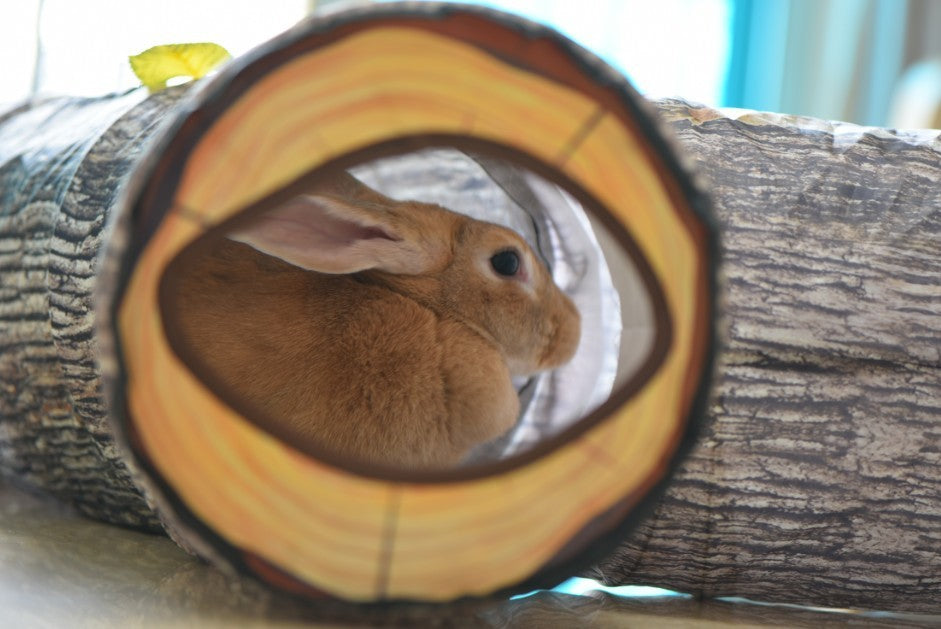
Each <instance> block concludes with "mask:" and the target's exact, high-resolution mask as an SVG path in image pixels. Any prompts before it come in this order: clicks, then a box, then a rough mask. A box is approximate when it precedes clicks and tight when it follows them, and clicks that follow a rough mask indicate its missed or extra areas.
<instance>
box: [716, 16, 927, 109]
mask: <svg viewBox="0 0 941 629" xmlns="http://www.w3.org/2000/svg"><path fill="white" fill-rule="evenodd" d="M730 2H731V3H732V12H731V16H732V17H731V29H730V31H731V32H730V37H731V42H732V52H731V55H730V63H729V68H728V74H727V77H726V84H725V90H724V95H723V104H724V105H726V106H731V107H745V108H749V109H758V110H765V111H776V112H781V113H790V114H803V115H809V116H816V117H820V118H829V119H840V120H848V121H851V122H857V123H860V124H871V125H884V124H886V119H887V115H888V108H889V102H890V100H891V95H892V90H893V88H894V86H895V82H896V80H897V78H898V76H899V75H900V73H901V71H902V65H903V63H904V51H905V35H906V18H907V12H908V6H909V2H908V0H730Z"/></svg>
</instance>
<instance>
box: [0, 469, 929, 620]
mask: <svg viewBox="0 0 941 629" xmlns="http://www.w3.org/2000/svg"><path fill="white" fill-rule="evenodd" d="M582 589H584V588H582ZM193 626H198V627H223V626H224V627H357V626H359V627H362V626H378V627H382V626H437V627H452V626H457V627H504V626H514V627H573V628H578V627H631V628H637V629H646V628H653V627H657V628H664V629H681V628H688V627H707V628H708V627H729V626H731V627H778V626H786V627H815V628H816V627H845V626H854V627H855V626H860V627H907V626H911V627H928V626H934V627H941V616H934V617H926V616H921V617H916V616H897V615H896V616H891V617H888V616H879V615H873V614H868V615H863V614H852V613H846V612H837V611H821V610H806V609H799V608H788V607H777V606H768V605H759V604H753V603H746V602H734V603H733V602H728V601H708V602H706V601H697V600H693V599H692V598H690V597H684V596H655V597H651V596H646V597H636V596H633V597H627V596H621V595H615V594H612V593H608V592H600V591H594V592H587V593H584V594H581V595H573V594H566V593H562V592H537V593H534V594H532V595H529V596H526V597H520V598H516V599H514V600H502V601H491V602H485V603H480V602H475V603H464V604H460V605H450V606H442V607H433V608H428V607H423V606H405V607H403V606H399V607H395V608H392V609H377V608H366V609H363V608H351V607H347V606H337V605H335V604H326V605H325V604H323V603H320V604H316V605H314V604H308V603H302V602H300V601H297V600H294V599H291V598H287V597H285V596H281V595H278V594H274V593H272V592H270V591H268V590H266V589H264V588H263V587H262V586H260V585H259V584H256V583H255V582H253V581H250V580H247V579H244V580H243V579H229V578H226V577H225V576H224V575H223V574H221V573H220V572H218V571H217V570H215V569H213V568H211V567H209V566H207V565H205V564H203V563H201V562H200V561H198V560H196V559H194V558H192V557H190V556H189V555H187V554H186V553H184V552H183V551H182V550H180V549H179V548H178V547H177V546H176V545H174V544H173V542H171V541H170V540H169V539H167V538H164V537H159V536H152V535H145V534H141V533H138V532H135V531H130V530H126V529H122V528H118V527H114V526H109V525H105V524H101V523H98V522H93V521H89V520H86V519H84V518H81V517H78V516H76V515H75V514H73V513H72V512H71V511H69V510H68V509H66V508H63V507H61V506H59V505H57V504H55V503H52V502H49V501H48V500H45V499H41V498H37V497H35V496H32V495H28V494H26V493H23V492H22V491H19V490H17V489H14V488H11V487H9V486H4V485H3V484H2V482H0V627H18V628H20V627H21V628H32V627H50V628H51V627H55V628H56V629H58V628H60V627H122V628H124V627H129V628H130V627H193Z"/></svg>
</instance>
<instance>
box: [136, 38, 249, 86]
mask: <svg viewBox="0 0 941 629" xmlns="http://www.w3.org/2000/svg"><path fill="white" fill-rule="evenodd" d="M230 56H231V55H230V54H229V51H227V50H226V49H225V48H223V47H222V46H220V45H219V44H210V43H204V44H168V45H166V46H154V47H153V48H148V49H147V50H145V51H144V52H142V53H140V54H139V55H133V56H132V57H130V62H131V69H132V70H134V74H136V75H137V78H139V79H140V80H141V83H143V84H144V85H145V86H146V87H147V88H148V89H149V90H150V91H151V92H159V91H160V90H162V89H164V88H165V87H166V86H167V81H168V80H170V79H173V78H177V77H190V78H193V79H198V78H201V77H203V76H205V75H206V74H207V73H208V72H209V71H210V70H212V69H213V68H215V67H216V66H217V65H219V64H220V63H222V62H223V61H225V60H226V59H228V58H229V57H230Z"/></svg>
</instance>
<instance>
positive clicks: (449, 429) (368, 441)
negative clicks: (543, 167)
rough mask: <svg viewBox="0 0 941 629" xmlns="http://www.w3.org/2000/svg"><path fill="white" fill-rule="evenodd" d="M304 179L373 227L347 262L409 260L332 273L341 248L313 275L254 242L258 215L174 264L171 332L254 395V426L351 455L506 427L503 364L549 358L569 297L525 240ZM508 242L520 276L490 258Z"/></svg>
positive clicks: (419, 460) (403, 462) (436, 444)
mask: <svg viewBox="0 0 941 629" xmlns="http://www.w3.org/2000/svg"><path fill="white" fill-rule="evenodd" d="M315 193H317V194H319V195H321V197H320V198H319V199H320V200H319V201H318V203H320V207H321V208H323V207H326V211H328V212H340V213H345V215H346V216H347V218H349V217H352V218H351V219H350V220H354V221H356V223H355V225H356V227H357V228H360V226H362V225H366V224H368V225H369V229H373V225H380V226H381V228H382V229H383V230H384V232H383V233H384V234H387V235H388V237H383V238H374V237H371V236H370V237H368V238H365V239H364V240H363V242H362V248H359V249H356V251H355V252H354V253H353V254H350V256H351V257H350V259H353V258H355V261H354V262H351V264H354V263H355V264H356V265H357V266H361V265H362V264H363V263H362V260H364V259H367V258H368V256H369V255H371V254H370V253H369V252H370V251H371V250H372V249H371V248H373V247H380V249H378V250H379V251H381V252H382V253H384V254H385V253H388V252H391V253H389V257H390V258H391V259H394V260H395V261H394V262H390V263H389V264H390V266H393V267H394V268H396V269H399V268H401V267H402V266H403V265H415V264H418V262H416V261H420V265H419V266H421V269H420V270H419V271H418V272H414V269H409V270H410V272H409V273H407V274H406V273H400V272H390V271H389V270H387V269H384V268H383V264H382V263H378V264H376V265H375V266H373V267H371V268H366V269H362V270H359V271H357V272H354V273H347V274H337V273H336V272H335V271H333V269H332V267H333V266H336V264H337V262H336V260H338V259H339V260H341V261H342V260H344V259H346V258H344V256H345V255H346V254H345V253H343V252H342V251H341V253H340V254H338V255H337V256H336V257H331V258H330V261H329V265H330V266H331V273H323V272H318V271H316V270H311V269H310V268H301V266H300V265H298V264H295V263H292V262H294V261H295V258H296V257H297V254H296V252H295V251H294V250H292V251H290V252H283V253H282V254H279V253H278V247H279V244H278V242H275V243H274V244H273V245H270V243H267V244H266V243H261V242H260V237H255V236H253V235H252V234H253V233H255V234H258V233H262V232H261V231H260V230H258V228H257V226H256V227H249V228H246V229H245V230H243V231H241V232H239V233H238V234H236V235H235V236H234V237H236V238H239V239H240V240H244V241H246V242H250V243H251V245H252V246H248V245H246V244H242V243H239V242H234V241H231V240H226V239H220V240H219V241H218V242H217V243H214V246H213V247H212V248H211V250H210V251H208V252H206V253H204V254H202V255H201V256H199V257H198V258H197V259H196V260H195V262H194V264H193V266H192V268H189V269H188V270H187V272H186V273H184V274H181V277H180V280H179V287H180V290H179V295H178V296H177V299H178V302H177V308H178V312H179V314H180V316H179V321H180V324H181V326H182V328H183V329H182V332H183V334H184V337H185V338H186V340H187V343H188V344H189V345H190V346H191V347H192V348H193V349H194V350H195V351H196V352H197V353H198V354H199V356H200V358H201V360H202V361H203V362H204V363H205V365H206V367H207V368H208V369H209V370H211V371H212V372H213V373H214V374H215V376H216V377H217V378H219V379H220V380H222V381H223V382H224V383H226V385H227V386H228V387H229V388H230V390H231V391H232V392H233V393H234V394H235V395H237V396H238V397H239V398H240V399H241V400H242V401H244V402H245V403H247V404H248V405H250V406H251V407H252V408H255V409H259V410H262V409H263V412H261V413H258V417H257V418H254V419H255V420H256V421H258V422H260V423H261V424H262V427H263V428H267V429H269V430H270V431H271V432H273V433H274V434H276V435H278V436H280V437H281V438H283V439H286V440H287V441H288V442H290V443H293V444H295V445H297V446H299V447H301V448H305V447H307V446H310V447H312V448H315V449H317V450H323V449H327V450H329V451H331V452H333V453H334V454H336V455H339V456H342V457H346V458H348V459H350V460H358V461H367V462H370V463H378V464H382V465H389V466H397V467H407V468H415V469H425V468H440V467H445V466H451V465H455V464H457V463H459V462H460V461H461V459H462V458H463V457H464V456H465V455H466V454H467V452H468V451H469V450H470V449H471V448H472V447H474V446H475V445H478V444H480V443H483V442H486V441H488V440H491V439H494V438H496V437H498V436H500V435H501V434H503V433H504V432H506V431H507V430H509V429H510V428H511V427H512V426H513V424H514V423H515V421H516V417H517V415H518V413H519V401H518V398H517V396H516V392H515V390H514V389H513V386H512V382H511V375H523V374H529V373H533V372H535V371H539V370H543V369H549V368H552V367H555V366H558V365H560V364H562V363H564V362H565V361H567V360H568V359H569V358H570V357H571V356H572V354H573V353H574V351H575V348H576V346H577V343H578V337H579V317H578V313H577V311H576V309H575V307H574V305H573V304H572V302H571V301H570V300H569V299H568V298H567V297H565V296H564V295H563V294H562V293H561V291H559V289H558V288H557V287H556V286H555V285H554V284H553V283H552V280H551V278H550V277H549V274H548V272H547V271H546V269H545V268H544V267H543V266H542V264H541V263H540V262H539V261H538V259H537V257H536V256H535V254H534V253H533V252H532V251H531V250H530V249H529V247H528V246H527V245H526V244H525V242H524V241H523V240H522V239H521V238H520V237H519V236H518V235H517V234H515V233H513V232H512V231H509V230H507V229H504V228H502V227H498V226H496V225H491V224H489V223H483V222H480V221H475V220H472V219H470V218H467V217H464V216H462V215H459V214H456V213H453V212H450V211H448V210H445V209H443V208H440V207H438V206H433V205H429V204H424V203H417V202H398V201H393V200H391V199H388V198H387V197H384V196H382V195H380V194H379V193H378V192H375V191H373V190H371V189H369V188H367V187H365V186H363V185H362V184H360V183H359V182H358V181H356V180H355V179H353V178H352V177H349V178H346V177H341V178H339V179H338V180H337V181H336V182H333V184H332V185H331V186H322V187H321V188H320V189H318V190H317V191H315ZM324 199H325V200H324ZM337 208H339V209H337ZM292 211H294V210H292ZM276 212H277V210H276ZM263 222H264V219H260V220H259V224H261V223H263ZM253 230H255V231H254V232H253ZM253 239H254V240H253ZM373 241H379V242H373ZM341 244H342V243H341ZM356 246H357V247H360V243H357V244H356ZM253 247H255V248H253ZM263 247H268V249H270V250H273V251H275V255H281V257H282V258H284V259H280V258H279V257H275V255H267V254H266V253H261V252H260V251H258V250H256V249H261V248H263ZM507 247H513V248H515V249H517V250H518V251H520V253H521V254H522V257H523V265H524V268H525V272H526V278H525V281H521V280H520V279H507V278H503V277H500V276H498V275H497V274H496V273H494V272H493V271H492V270H491V269H490V266H489V264H490V263H489V260H490V257H491V256H492V255H493V253H494V252H496V251H499V250H501V249H505V248H507ZM285 251H286V250H285ZM364 251H365V252H366V253H363V252H364ZM270 252H271V251H269V253H270ZM305 255H306V254H305ZM364 256H365V257H364ZM380 257H381V256H380ZM285 260H288V261H285ZM303 260H304V261H303V265H306V266H314V265H316V264H319V263H316V262H309V261H308V259H307V258H306V257H303Z"/></svg>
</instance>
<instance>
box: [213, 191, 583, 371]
mask: <svg viewBox="0 0 941 629" xmlns="http://www.w3.org/2000/svg"><path fill="white" fill-rule="evenodd" d="M230 237H231V238H232V239H234V240H238V241H241V242H244V243H246V244H249V245H251V246H252V247H254V248H255V249H257V250H259V251H261V252H263V253H266V254H268V255H272V256H275V257H277V258H280V259H282V260H284V261H286V262H288V263H290V264H292V265H295V266H297V267H300V268H303V269H307V270H311V271H316V272H320V273H332V274H339V273H342V274H355V276H356V277H357V278H358V279H359V280H360V281H362V282H365V283H371V284H379V285H383V286H386V287H388V288H389V289H391V290H393V291H395V292H397V293H399V294H401V295H403V296H405V297H408V298H410V299H413V300H415V301H416V302H418V303H419V304H421V305H423V306H425V307H427V308H428V309H430V310H432V311H433V312H435V313H436V314H437V315H438V316H439V317H446V318H450V319H453V320H456V321H459V322H461V323H463V324H465V325H466V326H468V327H469V328H470V329H472V330H473V331H474V332H476V333H477V334H479V335H480V336H481V337H482V338H483V339H485V340H486V341H489V342H490V343H491V344H493V345H495V346H496V347H497V348H498V349H499V350H500V352H501V353H502V354H503V356H504V359H505V361H506V364H507V367H508V368H509V370H510V373H511V374H512V375H526V374H530V373H534V372H537V371H541V370H545V369H551V368H553V367H557V366H559V365H561V364H563V363H565V362H566V361H567V360H569V359H570V358H571V357H572V355H573V353H574V352H575V349H576V347H577V345H578V339H579V334H580V318H579V314H578V311H577V310H576V308H575V306H574V304H573V303H572V301H571V300H570V299H569V298H568V297H567V296H565V294H564V293H562V291H560V290H559V288H558V287H557V286H556V285H555V284H554V283H553V281H552V277H551V276H550V274H549V272H548V270H547V269H546V267H545V266H544V264H543V263H542V262H541V261H540V259H539V258H538V256H537V255H536V254H535V253H534V252H533V250H532V249H531V248H530V247H529V245H527V243H526V242H525V241H524V240H523V239H522V238H521V237H520V236H519V235H517V234H516V233H515V232H513V231H511V230H509V229H506V228H503V227H500V226H498V225H494V224H491V223H486V222H482V221H478V220H474V219H471V218H468V217H466V216H463V215H461V214H457V213H455V212H451V211H449V210H446V209H444V208H441V207H439V206H437V205H431V204H427V203H420V202H416V201H395V200H393V199H390V198H388V197H386V196H384V195H382V194H380V193H378V192H376V191H375V190H373V189H371V188H369V187H367V186H365V185H364V184H362V183H361V182H359V181H358V180H357V179H355V178H354V177H352V176H351V175H348V174H346V173H341V174H339V175H338V176H336V177H335V178H331V179H330V180H329V181H328V182H323V183H320V184H318V185H317V186H315V188H314V189H313V190H312V191H311V192H310V193H308V194H305V195H303V196H299V197H296V198H295V199H293V200H292V201H290V202H288V203H286V204H284V205H282V206H280V207H278V208H275V209H274V210H272V211H269V212H268V213H267V214H265V215H264V216H262V217H260V218H258V219H256V220H255V221H254V222H252V223H251V224H249V225H248V226H247V227H246V228H244V229H242V230H240V231H237V232H235V233H233V234H230Z"/></svg>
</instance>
